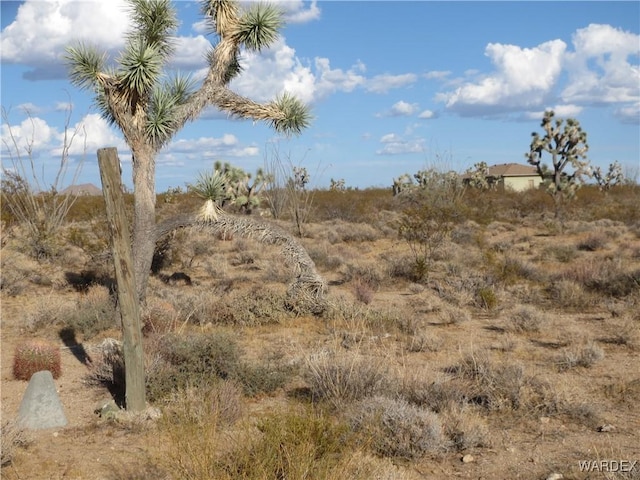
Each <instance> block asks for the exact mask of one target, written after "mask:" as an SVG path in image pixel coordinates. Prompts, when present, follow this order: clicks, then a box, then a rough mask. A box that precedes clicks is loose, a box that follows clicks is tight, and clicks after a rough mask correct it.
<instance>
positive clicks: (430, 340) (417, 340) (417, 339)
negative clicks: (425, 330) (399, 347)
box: [407, 334, 444, 353]
mask: <svg viewBox="0 0 640 480" xmlns="http://www.w3.org/2000/svg"><path fill="white" fill-rule="evenodd" d="M443 344H444V340H443V339H442V338H441V337H438V336H437V335H425V334H417V335H411V336H410V337H409V338H408V340H407V350H409V351H410V352H414V353H415V352H439V351H440V349H441V348H442V345H443Z"/></svg>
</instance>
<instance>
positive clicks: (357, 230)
mask: <svg viewBox="0 0 640 480" xmlns="http://www.w3.org/2000/svg"><path fill="white" fill-rule="evenodd" d="M333 232H335V233H334V234H333V235H331V236H330V238H329V241H330V242H331V243H332V244H335V243H338V242H340V241H342V242H345V243H350V242H358V243H362V242H374V241H376V240H378V239H379V238H380V232H379V231H378V230H376V229H375V228H374V227H373V226H371V225H370V224H368V223H346V224H345V223H342V222H340V223H337V224H336V225H335V226H334V229H333Z"/></svg>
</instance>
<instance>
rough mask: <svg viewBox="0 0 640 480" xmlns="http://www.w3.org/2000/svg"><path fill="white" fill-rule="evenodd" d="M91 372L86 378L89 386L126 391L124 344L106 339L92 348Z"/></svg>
mask: <svg viewBox="0 0 640 480" xmlns="http://www.w3.org/2000/svg"><path fill="white" fill-rule="evenodd" d="M91 359H92V361H91V363H90V365H89V372H88V373H87V375H86V377H85V382H86V383H87V384H88V385H96V386H106V387H114V388H116V389H124V380H125V379H124V353H123V351H122V343H121V342H120V341H118V340H116V339H113V338H106V339H104V340H103V341H102V342H100V344H98V345H96V346H95V347H94V348H92V351H91Z"/></svg>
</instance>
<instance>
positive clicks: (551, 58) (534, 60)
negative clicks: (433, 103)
mask: <svg viewBox="0 0 640 480" xmlns="http://www.w3.org/2000/svg"><path fill="white" fill-rule="evenodd" d="M565 50H566V44H565V43H564V42H563V41H562V40H552V41H549V42H545V43H542V44H540V45H538V46H537V47H534V48H522V47H519V46H517V45H504V44H500V43H490V44H489V45H487V47H486V49H485V54H486V55H487V56H488V57H489V58H490V59H491V62H492V63H493V64H494V66H495V69H496V70H495V71H494V72H493V73H492V74H489V75H486V76H485V77H484V78H482V79H481V80H480V81H477V82H467V83H465V84H463V85H462V86H460V87H458V88H457V89H455V90H454V91H451V92H446V93H443V94H440V95H438V96H437V99H438V100H440V101H444V102H445V104H446V106H447V108H448V109H450V110H453V111H456V112H458V113H460V114H462V115H465V114H475V113H477V112H478V111H479V110H480V111H487V110H489V111H490V110H491V107H495V108H496V109H498V110H508V109H510V108H522V107H531V106H535V105H539V104H540V103H541V102H543V101H544V100H545V99H546V98H547V96H548V95H549V93H550V92H551V90H552V88H553V87H554V85H555V84H556V82H557V81H558V77H559V76H560V73H561V71H562V59H563V55H564V52H565Z"/></svg>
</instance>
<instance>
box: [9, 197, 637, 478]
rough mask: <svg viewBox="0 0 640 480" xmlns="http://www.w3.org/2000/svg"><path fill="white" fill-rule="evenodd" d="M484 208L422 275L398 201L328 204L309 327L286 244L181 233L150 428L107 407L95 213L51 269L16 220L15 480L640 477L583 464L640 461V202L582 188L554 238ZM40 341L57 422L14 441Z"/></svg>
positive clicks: (113, 330)
mask: <svg viewBox="0 0 640 480" xmlns="http://www.w3.org/2000/svg"><path fill="white" fill-rule="evenodd" d="M340 195H342V196H340ZM475 195H480V194H476V193H474V194H473V196H472V195H471V194H470V198H469V199H468V203H467V209H466V210H465V211H464V218H461V219H459V221H458V223H457V224H456V225H455V227H454V228H453V230H452V231H451V232H450V236H449V237H448V239H447V241H446V243H445V244H444V245H443V246H442V248H440V249H438V251H437V252H436V254H434V257H433V263H432V265H431V267H430V271H429V275H428V277H426V278H424V279H421V280H419V281H417V280H416V278H414V277H415V272H414V271H413V270H412V265H411V262H412V257H411V251H410V249H409V248H408V246H407V244H406V243H405V242H403V241H402V240H401V239H399V237H398V234H397V225H398V223H397V222H398V219H399V217H400V215H401V212H400V207H399V206H398V205H397V204H395V203H394V202H393V200H392V199H391V196H390V192H387V191H384V192H382V191H381V192H376V191H363V192H339V193H335V192H319V194H318V195H317V196H316V199H315V207H316V209H315V216H314V218H313V221H312V222H311V223H310V224H309V225H308V226H307V228H306V229H305V231H306V235H307V236H306V237H305V238H302V239H301V242H302V243H303V245H304V246H305V247H306V248H307V250H308V252H309V253H310V255H311V257H312V259H313V260H314V262H315V263H316V266H317V267H318V269H319V270H320V272H321V273H322V275H323V276H324V278H325V279H326V280H327V281H328V283H329V285H330V288H329V293H328V298H327V304H326V305H325V308H324V309H323V311H322V312H319V313H318V314H317V315H308V314H302V313H300V312H299V311H296V310H295V309H291V308H290V306H289V305H288V304H287V302H286V295H285V294H286V286H287V283H288V281H289V280H290V277H291V272H290V271H289V270H288V269H287V268H286V266H285V265H284V264H283V262H282V261H281V260H280V257H279V252H278V250H277V249H276V248H275V247H269V246H264V245H260V244H258V243H256V242H254V241H253V240H251V239H245V238H239V237H237V236H236V237H231V238H228V237H219V236H212V235H209V234H207V233H205V232H202V231H196V230H182V231H176V232H175V233H173V234H171V235H170V236H169V237H167V238H166V239H165V240H164V241H163V242H161V243H160V244H159V249H158V255H157V258H156V261H155V262H154V270H155V274H154V276H153V277H152V279H151V282H150V288H149V298H148V302H147V305H146V306H145V308H144V309H143V321H144V335H145V354H146V360H147V389H148V390H147V392H148V400H149V402H150V407H152V408H151V409H150V410H149V411H147V412H145V413H144V414H143V415H127V414H126V413H124V412H121V411H118V410H117V409H115V408H114V409H111V410H110V411H109V410H108V409H102V406H104V405H105V404H106V403H108V402H109V401H112V400H115V401H116V402H122V400H123V399H122V394H123V390H122V365H121V363H120V355H119V352H118V349H117V342H114V341H113V340H111V339H115V340H118V339H119V338H120V332H119V329H118V327H117V324H116V322H115V313H114V312H115V310H114V305H113V298H112V295H111V294H110V291H111V290H110V289H112V288H113V281H112V274H111V268H110V265H109V260H108V250H107V249H106V245H105V242H104V235H103V233H104V225H102V226H100V225H101V222H103V219H102V217H101V216H100V215H95V211H96V209H98V210H99V205H98V206H96V205H93V204H92V203H91V204H90V205H89V204H87V205H83V204H82V200H80V203H79V204H78V205H76V206H74V210H72V212H71V217H70V219H69V222H68V224H66V225H65V226H64V230H63V233H62V235H61V236H60V238H59V239H58V240H57V245H56V247H57V249H56V252H57V253H56V255H55V256H53V257H51V258H49V259H44V260H43V259H41V260H39V261H36V260H33V259H32V258H30V257H29V256H28V255H27V253H26V252H24V251H23V249H22V248H21V242H22V241H23V238H22V237H21V235H22V233H21V230H20V228H19V226H17V225H11V223H10V221H9V220H7V219H4V220H5V221H7V222H8V223H7V225H6V226H5V227H4V228H3V234H2V236H3V238H2V282H1V290H0V294H1V300H2V419H3V426H2V463H3V466H2V476H3V478H7V479H15V480H18V479H25V478H29V479H54V478H72V479H105V480H106V479H109V480H125V479H149V480H150V479H162V478H167V479H169V478H171V479H203V480H204V479H225V478H228V479H232V478H233V479H235V478H246V479H271V478H287V479H333V478H341V479H344V478H354V479H419V478H427V479H428V478H454V477H461V478H488V479H498V478H514V479H515V478H523V479H538V478H540V479H544V478H547V477H548V476H549V475H551V474H553V473H561V474H562V475H564V478H569V479H591V478H603V479H604V478H620V479H622V478H640V473H639V471H640V470H639V469H640V465H638V466H636V467H635V470H634V471H632V472H601V471H596V472H586V471H581V469H580V466H579V462H580V461H596V460H598V461H601V460H615V461H629V462H633V461H638V460H640V412H639V411H638V408H637V407H638V404H640V368H639V367H640V361H639V360H638V359H639V358H640V334H639V329H640V313H639V312H640V223H639V222H640V218H638V213H637V211H636V210H634V209H633V208H632V205H634V202H635V206H636V207H637V205H638V204H639V203H638V201H639V199H640V195H639V194H638V192H637V189H636V190H632V189H630V190H628V191H626V193H624V192H623V193H615V192H612V194H611V195H609V196H608V197H606V198H605V197H604V196H602V197H597V195H598V193H597V192H591V191H587V192H586V194H585V196H584V198H585V199H586V200H585V203H584V204H580V203H578V202H576V204H574V205H572V206H571V209H572V210H571V218H573V220H572V221H570V222H568V224H567V225H566V226H565V228H564V229H563V231H562V232H559V231H558V229H557V228H555V227H554V224H553V221H552V220H550V219H549V218H548V217H547V215H545V208H546V207H547V205H546V203H545V202H547V200H546V199H545V198H544V197H540V196H538V195H537V194H534V193H532V194H530V195H529V196H527V195H522V194H521V195H518V194H513V193H508V194H504V195H503V197H500V195H499V194H498V193H494V192H489V193H486V198H482V202H479V201H478V197H476V196H475ZM596 197H597V198H596ZM594 198H596V199H597V200H598V202H599V203H598V204H597V205H596V206H594V203H593V200H594ZM587 200H589V201H587ZM94 201H95V200H94V199H90V200H87V202H88V203H90V202H94ZM159 205H161V206H162V208H161V210H160V215H161V216H162V215H169V214H171V213H175V212H177V211H180V210H181V209H184V210H189V209H191V208H192V206H193V203H192V199H188V198H186V199H184V202H183V203H181V201H179V200H178V201H176V200H173V203H166V204H165V203H162V201H160V202H159ZM616 205H618V208H617V209H616V208H615V206H616ZM85 210H87V211H90V212H93V213H92V214H91V217H90V218H87V215H88V214H87V213H86V211H85ZM612 212H613V213H612ZM625 212H626V213H625ZM3 218H4V217H3ZM278 223H279V224H280V225H281V226H282V227H283V228H286V229H290V230H291V231H293V227H292V225H291V224H290V223H289V222H287V220H286V219H283V220H279V221H278ZM101 232H102V233H101ZM176 274H177V275H176ZM187 279H188V281H187ZM29 339H42V340H46V341H48V342H55V344H57V345H58V346H59V347H60V351H61V354H62V369H61V376H60V377H59V378H58V379H57V380H56V385H57V388H58V391H59V395H60V397H61V400H62V403H63V405H64V407H65V411H66V413H67V416H68V419H69V425H68V426H67V427H65V428H61V429H56V430H55V431H50V430H47V431H36V432H23V431H20V430H19V429H16V426H15V425H14V424H13V419H14V418H15V415H16V413H17V409H18V406H19V402H20V399H21V397H22V394H23V392H24V390H25V388H26V385H27V383H26V382H24V381H20V380H15V379H14V378H13V375H12V371H11V365H12V361H13V355H14V352H15V349H16V347H18V346H19V345H21V344H22V343H23V342H25V341H27V340H29ZM101 409H102V410H101ZM100 411H102V415H100V414H99V413H100ZM96 412H98V413H96ZM463 458H464V460H465V461H463V460H462V459H463ZM611 465H613V464H611ZM625 465H627V464H625Z"/></svg>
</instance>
